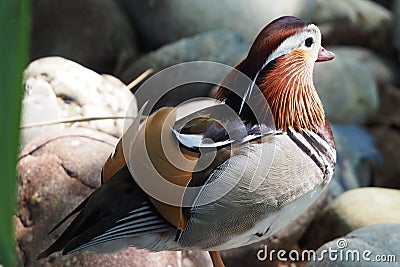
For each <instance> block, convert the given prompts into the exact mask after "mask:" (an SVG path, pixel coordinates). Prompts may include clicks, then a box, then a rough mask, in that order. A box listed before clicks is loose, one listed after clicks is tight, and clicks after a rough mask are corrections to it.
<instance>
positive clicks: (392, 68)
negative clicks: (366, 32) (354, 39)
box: [329, 46, 400, 89]
mask: <svg viewBox="0 0 400 267" xmlns="http://www.w3.org/2000/svg"><path fill="white" fill-rule="evenodd" d="M329 49H330V50H332V51H333V52H335V53H339V54H340V55H345V56H347V57H350V58H352V59H356V60H358V61H360V62H361V64H362V65H364V66H365V67H366V68H367V70H368V71H369V73H370V74H371V75H372V77H373V78H374V79H375V81H376V83H377V84H378V87H379V89H381V88H383V87H385V86H387V85H390V84H394V85H400V77H399V75H398V73H399V72H400V67H399V64H398V63H397V62H396V61H394V60H393V59H392V58H390V57H386V56H382V55H379V54H377V53H376V52H374V51H373V50H370V49H368V48H365V47H362V46H334V47H329Z"/></svg>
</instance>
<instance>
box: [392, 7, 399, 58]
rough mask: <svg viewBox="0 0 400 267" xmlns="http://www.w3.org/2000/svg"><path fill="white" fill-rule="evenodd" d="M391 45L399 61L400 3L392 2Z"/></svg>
mask: <svg viewBox="0 0 400 267" xmlns="http://www.w3.org/2000/svg"><path fill="white" fill-rule="evenodd" d="M393 14H394V15H393V16H394V22H393V44H394V46H395V48H396V50H397V59H400V1H399V0H394V5H393Z"/></svg>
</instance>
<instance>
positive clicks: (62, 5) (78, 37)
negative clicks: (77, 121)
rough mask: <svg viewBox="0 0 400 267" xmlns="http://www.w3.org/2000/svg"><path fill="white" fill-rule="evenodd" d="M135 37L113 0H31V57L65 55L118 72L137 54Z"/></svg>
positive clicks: (110, 72) (84, 63)
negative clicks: (71, 0)
mask: <svg viewBox="0 0 400 267" xmlns="http://www.w3.org/2000/svg"><path fill="white" fill-rule="evenodd" d="M135 39H136V38H135V33H134V30H133V28H132V26H131V25H130V23H129V20H128V19H127V18H126V16H125V14H124V13H123V11H122V10H121V8H120V7H119V6H118V5H117V4H116V3H115V2H114V1H113V0H89V1H79V2H76V3H74V4H71V2H70V1H66V0H64V1H57V2H56V1H52V0H38V1H34V2H33V3H32V41H31V59H32V60H35V59H38V58H41V57H45V56H62V57H65V58H68V59H70V60H73V61H76V62H79V63H80V64H82V65H85V66H87V67H89V68H91V69H94V70H95V71H97V72H100V73H109V74H118V73H119V72H120V71H121V69H122V68H123V66H124V65H125V64H126V63H127V62H129V61H131V60H133V59H134V58H135V57H136V55H137V53H138V51H137V48H136V41H135Z"/></svg>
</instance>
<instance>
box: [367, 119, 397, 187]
mask: <svg viewBox="0 0 400 267" xmlns="http://www.w3.org/2000/svg"><path fill="white" fill-rule="evenodd" d="M393 115H394V116H395V114H393ZM397 115H398V114H397ZM371 132H372V134H373V136H374V137H375V141H376V145H377V147H378V149H379V150H380V152H381V154H382V157H383V164H382V166H381V167H377V174H376V175H375V178H374V181H373V185H374V186H379V187H388V188H396V189H400V165H399V162H400V153H399V147H400V132H399V131H398V130H396V128H395V127H388V126H379V127H374V128H373V129H371Z"/></svg>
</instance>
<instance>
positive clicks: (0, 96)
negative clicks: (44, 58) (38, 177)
mask: <svg viewBox="0 0 400 267" xmlns="http://www.w3.org/2000/svg"><path fill="white" fill-rule="evenodd" d="M29 21H30V1H28V0H20V1H19V0H1V1H0V118H1V120H0V127H1V136H0V148H1V153H0V157H1V158H0V174H1V175H0V263H1V264H2V265H3V266H16V259H17V257H16V252H15V234H14V233H15V231H14V223H13V215H15V207H16V184H17V178H16V161H17V153H18V142H19V129H18V128H19V124H20V113H21V98H22V72H23V69H24V68H25V67H26V63H27V59H28V47H29Z"/></svg>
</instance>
